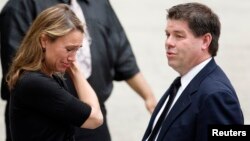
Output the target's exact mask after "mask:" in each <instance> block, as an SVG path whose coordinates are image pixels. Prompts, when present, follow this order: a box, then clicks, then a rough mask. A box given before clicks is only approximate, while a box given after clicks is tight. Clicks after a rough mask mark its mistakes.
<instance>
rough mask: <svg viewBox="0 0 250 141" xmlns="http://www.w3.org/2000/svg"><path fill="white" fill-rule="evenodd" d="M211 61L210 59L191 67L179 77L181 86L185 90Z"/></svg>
mask: <svg viewBox="0 0 250 141" xmlns="http://www.w3.org/2000/svg"><path fill="white" fill-rule="evenodd" d="M211 59H212V57H210V58H208V59H207V60H205V61H203V62H201V63H200V64H198V65H197V66H195V67H193V68H192V69H191V70H190V71H189V72H188V73H187V74H185V75H183V76H182V77H181V86H182V87H184V88H185V87H186V86H187V85H188V84H189V82H190V81H191V80H192V79H193V78H194V77H195V76H196V75H197V74H198V73H199V72H200V71H201V70H202V69H203V68H204V67H205V65H206V64H208V62H210V60H211Z"/></svg>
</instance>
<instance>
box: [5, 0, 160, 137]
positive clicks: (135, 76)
mask: <svg viewBox="0 0 250 141" xmlns="http://www.w3.org/2000/svg"><path fill="white" fill-rule="evenodd" d="M73 2H75V1H73V0H72V1H71V0H10V1H9V2H8V8H4V11H2V13H1V14H2V15H3V17H4V20H2V23H1V24H2V26H1V27H4V28H2V29H3V30H2V31H1V32H2V35H4V36H1V37H2V39H1V41H2V43H1V46H2V48H1V59H2V68H3V78H4V77H5V74H6V72H7V70H8V67H9V66H8V65H9V63H10V61H11V58H12V56H13V54H14V53H15V51H16V49H17V48H18V47H19V45H20V42H21V40H22V38H23V36H24V35H25V33H26V31H27V30H28V28H29V26H30V24H31V23H32V21H33V20H34V19H35V18H36V16H37V15H38V14H39V13H40V12H41V11H42V10H44V9H46V8H48V7H50V6H53V5H55V4H58V3H66V4H69V5H72V3H73ZM76 3H77V4H78V6H76V7H77V8H78V10H79V6H80V10H82V11H80V14H83V16H84V17H80V18H82V21H86V25H87V26H86V27H87V28H86V29H87V30H86V31H85V32H86V33H88V34H86V35H89V36H90V37H89V40H88V41H89V45H90V46H88V47H89V53H90V54H87V55H88V57H90V58H91V62H90V64H88V65H87V66H88V67H89V66H90V67H91V69H89V71H88V74H87V75H88V76H89V77H88V78H87V80H88V82H89V83H90V85H91V86H92V87H93V89H94V90H95V92H96V94H97V96H98V99H99V102H100V106H101V109H102V112H103V115H104V124H103V125H102V126H100V127H99V128H97V129H95V130H88V129H79V128H77V129H76V141H78V140H79V141H80V140H87V141H110V140H111V137H110V133H109V130H108V125H107V122H106V108H105V101H106V100H107V99H108V97H109V96H110V94H111V92H112V89H113V81H114V80H115V81H122V80H125V81H126V82H127V83H128V84H129V86H131V88H133V89H134V90H135V91H136V92H137V93H138V94H139V95H140V96H141V97H142V98H143V99H144V101H145V105H146V107H147V109H148V110H149V111H150V112H152V111H153V109H154V107H155V105H156V100H155V97H154V96H153V94H152V91H151V89H150V87H149V86H148V84H147V82H146V81H145V79H144V77H143V75H142V73H141V72H140V70H139V68H138V65H137V63H136V58H135V56H134V54H133V51H132V48H131V46H130V43H129V41H128V39H127V37H126V34H125V31H124V30H123V27H122V25H121V24H120V22H119V20H118V18H117V16H116V14H115V13H114V10H113V8H112V7H111V5H110V2H109V1H108V0H77V2H76ZM72 7H74V6H72ZM81 12H82V13H81ZM76 15H78V14H76ZM86 37H87V36H86ZM84 43H85V42H84ZM84 48H86V47H85V46H83V49H84ZM79 57H80V58H81V57H83V56H79ZM84 60H85V59H83V61H84ZM83 71H84V70H83ZM67 80H69V79H67ZM68 84H69V89H70V91H74V89H72V83H71V82H70V81H68ZM1 88H2V97H3V98H4V99H6V100H7V101H8V99H9V92H8V89H7V87H6V84H5V80H3V81H2V87H1ZM7 105H8V102H7ZM6 119H8V111H7V110H6ZM6 124H7V125H8V122H6ZM7 131H8V126H7ZM7 133H8V132H7Z"/></svg>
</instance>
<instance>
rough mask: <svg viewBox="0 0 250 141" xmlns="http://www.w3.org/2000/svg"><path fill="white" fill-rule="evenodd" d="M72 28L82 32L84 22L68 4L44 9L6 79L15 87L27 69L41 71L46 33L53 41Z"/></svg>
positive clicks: (11, 86) (26, 37)
mask: <svg viewBox="0 0 250 141" xmlns="http://www.w3.org/2000/svg"><path fill="white" fill-rule="evenodd" d="M72 30H79V31H81V32H82V33H84V31H83V24H82V23H81V21H80V20H79V19H78V18H77V17H76V15H75V14H74V12H73V11H72V10H71V9H70V7H69V6H68V5H66V4H58V5H55V6H53V7H50V8H48V9H46V10H44V11H42V12H41V13H40V14H39V15H38V16H37V18H36V19H35V20H34V22H33V23H32V25H31V27H30V28H29V30H28V31H27V34H26V36H25V37H24V39H23V40H22V43H21V45H20V47H19V48H18V50H17V52H16V55H15V57H14V58H13V60H12V64H11V66H10V69H9V72H8V73H7V77H6V81H7V84H8V87H9V89H10V90H11V89H13V87H14V86H15V84H16V82H17V80H18V79H19V77H20V76H21V75H22V73H23V72H25V71H39V70H41V68H42V66H43V62H44V61H43V60H44V52H43V49H42V45H41V42H40V38H41V36H42V35H46V36H47V37H48V38H49V39H50V40H51V41H52V42H53V41H55V40H56V39H58V38H59V37H62V36H64V35H66V34H68V33H69V32H70V31H72Z"/></svg>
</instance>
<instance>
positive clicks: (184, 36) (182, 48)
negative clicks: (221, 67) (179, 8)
mask: <svg viewBox="0 0 250 141" xmlns="http://www.w3.org/2000/svg"><path fill="white" fill-rule="evenodd" d="M166 36H167V38H166V42H165V48H166V55H167V58H168V64H169V66H171V67H172V68H173V69H174V70H176V71H177V72H178V73H180V74H181V75H185V74H186V73H187V72H188V71H189V70H190V69H191V68H193V67H194V66H196V65H198V64H199V63H200V62H202V61H203V59H204V55H205V54H208V53H207V47H205V46H204V45H205V44H204V39H205V37H204V36H201V37H195V36H194V35H193V33H192V31H191V30H190V29H189V27H188V23H187V22H186V21H183V20H171V19H169V20H167V26H166ZM204 48H205V49H204Z"/></svg>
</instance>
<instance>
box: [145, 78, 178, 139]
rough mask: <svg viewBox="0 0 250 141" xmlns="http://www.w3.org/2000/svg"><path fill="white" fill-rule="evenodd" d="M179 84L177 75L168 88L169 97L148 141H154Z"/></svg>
mask: <svg viewBox="0 0 250 141" xmlns="http://www.w3.org/2000/svg"><path fill="white" fill-rule="evenodd" d="M180 86H181V77H177V78H176V79H175V80H174V82H173V83H172V85H171V86H170V88H169V98H168V102H167V105H166V107H165V108H164V109H163V111H162V113H161V116H160V117H159V119H158V121H157V123H156V125H155V127H154V128H153V130H152V132H151V134H150V135H149V138H148V141H154V139H155V138H156V135H157V133H158V132H159V130H160V128H161V125H162V123H163V121H164V119H165V117H166V114H167V112H168V110H169V108H170V106H171V104H172V102H173V100H174V98H175V95H176V93H177V91H178V89H179V87H180Z"/></svg>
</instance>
